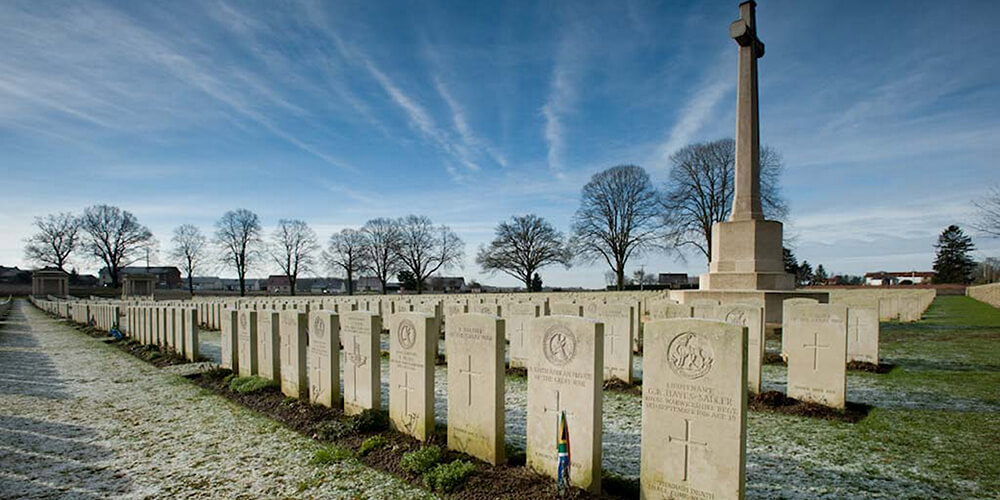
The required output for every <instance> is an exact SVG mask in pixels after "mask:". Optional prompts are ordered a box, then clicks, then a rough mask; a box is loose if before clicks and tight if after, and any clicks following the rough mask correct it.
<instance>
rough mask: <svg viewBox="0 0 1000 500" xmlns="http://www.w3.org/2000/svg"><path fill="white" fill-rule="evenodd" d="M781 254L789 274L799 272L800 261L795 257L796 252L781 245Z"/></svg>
mask: <svg viewBox="0 0 1000 500" xmlns="http://www.w3.org/2000/svg"><path fill="white" fill-rule="evenodd" d="M781 256H782V259H783V260H784V261H785V272H786V273H788V274H798V272H799V262H798V260H796V259H795V254H793V253H792V251H791V250H789V249H788V247H781Z"/></svg>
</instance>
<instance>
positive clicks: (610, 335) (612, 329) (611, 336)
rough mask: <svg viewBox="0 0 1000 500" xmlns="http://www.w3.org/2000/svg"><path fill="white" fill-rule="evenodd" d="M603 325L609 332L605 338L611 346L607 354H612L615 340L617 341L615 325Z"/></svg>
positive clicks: (609, 323)
mask: <svg viewBox="0 0 1000 500" xmlns="http://www.w3.org/2000/svg"><path fill="white" fill-rule="evenodd" d="M605 325H607V327H608V329H609V330H610V332H608V336H607V337H605V338H606V339H607V342H608V343H609V344H610V345H611V352H610V353H609V354H614V353H615V340H617V337H616V336H615V325H614V323H611V322H608V323H605Z"/></svg>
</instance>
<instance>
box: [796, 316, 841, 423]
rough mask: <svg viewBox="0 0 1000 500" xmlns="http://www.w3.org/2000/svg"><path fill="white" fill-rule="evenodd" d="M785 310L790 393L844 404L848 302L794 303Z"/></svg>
mask: <svg viewBox="0 0 1000 500" xmlns="http://www.w3.org/2000/svg"><path fill="white" fill-rule="evenodd" d="M785 311H786V313H787V314H788V317H787V318H785V322H784V327H783V330H784V331H783V335H786V336H787V338H788V343H787V347H786V349H787V351H786V353H787V354H788V396H789V397H792V398H795V399H798V400H800V401H811V402H814V403H820V404H823V405H826V406H830V407H833V408H843V407H844V403H845V396H846V392H847V306H844V305H839V304H793V305H790V306H788V307H787V308H786V310H785Z"/></svg>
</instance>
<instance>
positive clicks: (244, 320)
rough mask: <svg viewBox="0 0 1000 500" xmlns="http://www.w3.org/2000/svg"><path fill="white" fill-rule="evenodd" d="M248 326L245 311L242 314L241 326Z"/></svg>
mask: <svg viewBox="0 0 1000 500" xmlns="http://www.w3.org/2000/svg"><path fill="white" fill-rule="evenodd" d="M230 317H232V316H230ZM246 327H247V313H243V314H240V328H246Z"/></svg>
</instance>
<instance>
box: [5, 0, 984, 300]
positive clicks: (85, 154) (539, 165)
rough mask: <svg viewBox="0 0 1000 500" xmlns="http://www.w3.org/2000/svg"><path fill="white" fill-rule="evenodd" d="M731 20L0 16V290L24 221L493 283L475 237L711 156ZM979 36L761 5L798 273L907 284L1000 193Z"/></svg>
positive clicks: (541, 15) (50, 10) (181, 12)
mask: <svg viewBox="0 0 1000 500" xmlns="http://www.w3.org/2000/svg"><path fill="white" fill-rule="evenodd" d="M736 17H738V10H737V2H735V1H732V0H725V1H705V2H643V1H613V2H569V1H567V2H529V1H525V2H467V1H453V2H370V1H359V2H309V1H301V2H300V1H287V2H285V1H282V2H278V1H264V2H243V1H240V2H236V1H232V2H226V1H205V2H186V1H172V2H49V1H24V2H18V1H7V2H0V46H2V47H3V48H4V49H3V50H2V51H0V151H2V152H3V154H2V155H0V169H2V176H0V178H2V181H0V182H2V185H3V189H2V193H3V195H2V197H0V234H2V235H3V236H2V238H0V264H4V265H13V264H17V265H20V266H26V264H25V263H24V262H23V254H22V245H23V239H24V238H26V237H28V236H29V235H30V234H31V232H32V228H31V221H32V218H33V217H34V216H38V215H44V214H46V213H51V212H55V211H62V210H70V211H75V212H78V211H80V210H82V209H83V208H84V207H86V206H88V205H91V204H94V203H112V204H116V205H119V206H121V207H122V208H124V209H127V210H130V211H132V212H133V213H135V214H136V215H137V216H138V217H139V219H140V221H141V222H143V223H145V224H146V225H148V226H149V227H150V228H151V229H152V230H153V232H154V233H155V234H156V236H157V238H158V239H159V240H160V241H161V242H162V243H163V244H164V247H166V245H167V244H168V243H169V239H170V234H171V231H172V229H173V228H174V227H175V226H177V225H180V224H182V223H193V224H195V225H197V226H199V227H201V228H202V229H203V230H204V231H205V232H206V233H209V232H211V231H212V225H213V223H214V221H215V220H216V219H218V217H219V216H220V215H221V214H222V213H223V212H225V211H226V210H229V209H233V208H239V207H245V208H249V209H251V210H253V211H255V212H257V213H258V214H259V215H260V216H261V218H262V221H263V223H264V225H265V228H266V229H268V230H269V229H270V228H272V227H273V226H274V225H275V223H276V222H277V220H278V219H279V218H300V219H303V220H305V221H307V222H308V223H309V224H310V225H312V227H314V228H315V229H316V231H317V232H318V234H319V236H320V238H321V239H323V240H325V239H326V238H327V237H328V236H329V235H330V234H332V233H333V232H334V231H338V230H340V229H341V228H344V227H356V226H359V225H361V224H363V223H364V221H366V220H367V219H369V218H372V217H377V216H401V215H406V214H408V213H417V214H425V215H428V216H430V217H431V218H432V219H433V220H434V221H435V222H438V223H445V224H448V225H450V226H451V227H452V228H453V229H454V230H455V231H456V232H457V233H458V234H459V236H460V237H461V238H462V239H463V240H464V241H465V242H466V261H467V262H466V264H465V266H464V268H462V269H456V270H453V271H452V272H451V273H450V274H461V275H464V276H466V277H468V278H477V279H480V280H484V281H485V282H488V283H494V284H513V283H514V282H513V280H511V279H509V278H506V277H503V276H502V275H497V276H495V277H489V276H484V275H483V274H482V273H481V271H480V270H479V269H478V267H477V266H476V265H475V264H474V262H473V258H474V255H475V251H476V248H477V247H478V246H479V245H481V244H482V243H484V242H486V241H488V240H489V239H490V237H491V236H492V230H493V227H494V226H495V225H496V223H497V222H498V221H499V220H501V219H504V218H507V217H509V216H510V215H512V214H522V213H528V212H534V213H537V214H540V215H542V216H544V217H546V218H548V219H549V220H551V221H552V222H553V223H554V224H555V225H556V226H558V227H559V228H560V229H561V230H563V231H568V229H569V221H570V217H571V215H572V213H573V211H574V210H575V209H576V207H577V205H578V199H579V192H580V188H581V187H582V186H583V184H584V183H586V181H587V180H588V179H589V177H590V176H591V175H593V174H594V173H595V172H597V171H599V170H601V169H603V168H607V167H610V166H613V165H616V164H621V163H633V164H638V165H642V166H643V167H645V168H646V169H647V170H648V171H649V172H650V175H651V176H652V177H653V179H654V180H655V181H656V182H657V183H658V184H659V183H662V182H664V181H665V180H666V178H667V173H668V171H669V161H668V158H669V156H670V154H671V153H672V152H673V151H675V150H676V149H678V148H679V147H682V146H683V145H685V144H688V143H690V142H694V141H703V140H713V139H717V138H722V137H731V136H732V134H733V130H734V127H735V125H734V114H733V110H734V106H735V101H736V92H735V82H736V78H735V77H736V45H735V43H734V42H733V41H732V40H731V39H729V37H728V25H729V23H730V22H731V21H732V20H734V19H735V18H736ZM997 18H1000V4H998V3H997V2H988V1H987V2H961V1H956V2H932V1H899V2H889V1H880V2H869V1H854V2H852V1H846V2H813V1H801V0H796V1H792V0H762V1H761V2H760V3H759V5H758V27H759V31H760V34H761V38H762V39H763V40H764V42H765V43H766V45H767V54H766V56H765V57H764V58H763V59H761V61H760V78H761V79H760V99H761V139H762V141H763V142H764V143H765V144H768V145H770V146H771V147H773V148H775V149H777V150H778V151H780V152H781V153H782V154H783V156H784V159H785V164H786V173H785V175H784V177H783V180H782V186H783V191H784V194H785V197H786V198H787V199H788V201H789V205H790V208H791V214H790V218H789V220H788V221H786V236H789V237H791V244H792V245H793V246H794V248H795V252H796V254H797V255H798V256H799V258H800V259H807V260H809V261H810V262H812V263H814V264H815V263H822V264H824V265H825V267H826V268H827V269H828V270H830V271H833V272H846V273H853V274H860V273H863V272H865V271H873V270H912V269H916V270H925V269H929V268H930V265H931V261H932V259H933V248H932V245H933V243H934V241H935V240H936V236H937V234H938V233H940V231H941V230H942V229H943V228H944V227H945V226H947V225H948V224H952V223H958V224H963V225H964V224H966V223H967V222H968V221H970V220H971V218H972V208H971V200H972V199H974V198H977V197H980V196H982V195H984V194H985V193H986V190H987V188H988V187H989V186H990V185H995V184H997V183H1000V168H998V167H997V166H996V165H995V159H996V158H997V157H998V156H1000V120H998V119H997V116H1000V84H998V83H1000V82H998V79H1000V78H998V76H1000V64H998V61H1000V49H998V44H997V43H996V40H995V25H994V22H993V20H995V19H997ZM976 243H977V245H978V247H979V249H980V252H979V253H978V256H979V257H984V256H997V255H1000V241H997V240H988V239H985V238H976ZM162 255H163V256H165V255H166V252H163V254H162ZM163 256H161V261H162V260H165V259H164V257H163ZM75 264H76V265H77V266H78V267H80V268H81V269H84V270H93V269H95V268H96V267H97V266H96V264H95V263H93V262H90V261H86V260H84V259H77V261H76V262H75ZM640 265H644V266H645V268H646V270H647V271H654V272H683V271H686V272H689V273H691V274H699V273H701V272H704V270H705V268H706V266H707V263H706V262H704V259H703V258H702V257H700V256H698V255H694V254H692V255H689V256H688V259H687V260H686V261H676V260H674V259H672V258H667V257H664V256H659V255H650V256H647V257H645V258H642V259H636V260H635V261H634V262H633V263H632V265H630V266H629V267H630V268H632V267H639V266H640ZM272 270H273V269H271V268H270V266H263V267H261V268H260V269H259V270H257V272H256V273H255V274H261V275H263V274H266V273H267V272H269V271H272ZM211 273H212V274H222V275H228V274H231V272H226V271H222V270H214V269H213V270H211ZM603 274H604V269H603V268H601V267H600V266H576V267H574V268H573V269H571V270H569V271H567V270H564V269H562V268H550V269H548V270H546V272H544V273H543V277H544V278H545V281H546V283H547V284H552V285H583V286H599V285H601V284H602V283H603V281H604V278H603Z"/></svg>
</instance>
